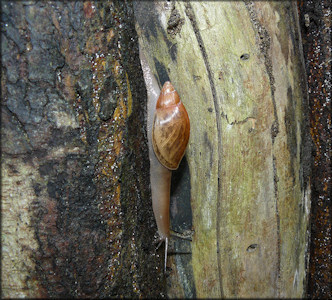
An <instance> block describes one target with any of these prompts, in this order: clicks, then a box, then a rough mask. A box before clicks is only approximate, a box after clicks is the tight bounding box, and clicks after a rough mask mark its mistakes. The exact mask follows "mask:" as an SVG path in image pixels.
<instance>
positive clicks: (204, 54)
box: [134, 1, 310, 298]
mask: <svg viewBox="0 0 332 300" xmlns="http://www.w3.org/2000/svg"><path fill="white" fill-rule="evenodd" d="M295 4H296V3H294V2H291V1H283V2H270V1H262V2H249V1H245V2H237V1H235V2H224V1H220V2H219V1H213V2H210V1H206V2H205V1H200V2H196V1H192V2H169V1H167V2H158V3H153V2H142V1H137V2H136V3H135V5H134V8H135V16H136V19H137V31H138V33H139V38H140V43H141V45H142V49H143V51H144V52H145V56H146V57H147V59H148V61H149V64H150V66H151V69H152V70H153V72H154V74H155V76H156V78H157V80H158V81H159V83H160V86H162V84H163V83H164V82H165V81H166V80H171V81H172V83H173V85H174V86H175V88H176V89H177V91H178V92H179V94H180V97H181V99H182V101H183V103H184V104H185V106H186V108H187V110H188V113H189V117H190V121H191V137H190V141H189V146H188V149H187V152H186V161H187V163H188V168H189V171H188V172H187V175H182V176H183V177H185V178H186V176H187V182H190V184H187V185H186V187H187V188H190V202H191V210H192V220H190V221H187V224H191V223H192V227H193V230H194V232H195V233H194V236H193V241H192V243H190V244H189V245H186V246H187V248H189V251H187V253H186V254H181V253H178V254H177V252H181V250H180V249H177V247H178V246H176V245H175V249H174V252H175V257H174V259H173V261H172V272H171V275H170V277H169V279H168V282H169V285H170V287H169V289H168V295H170V296H177V297H183V296H192V295H196V296H197V297H209V298H211V297H217V298H220V297H247V298H252V297H302V296H304V295H305V289H306V259H307V243H308V239H307V238H308V237H307V229H308V216H309V211H310V185H309V173H310V149H309V143H308V141H309V139H308V134H307V133H308V126H307V125H308V123H307V119H306V117H305V116H306V114H307V113H308V107H307V100H308V99H307V90H306V77H305V70H304V64H303V55H302V51H301V47H302V45H301V39H300V33H299V24H298V18H297V17H298V15H297V8H296V5H295ZM180 177H181V176H180ZM183 181H185V180H183ZM174 201H175V203H176V205H177V203H178V202H179V199H175V200H173V203H174ZM176 207H177V208H178V206H176ZM175 211H176V210H175ZM176 213H177V214H174V213H173V216H172V226H173V224H174V223H177V222H178V220H177V217H178V215H181V213H178V212H176ZM190 215H191V214H188V216H190ZM180 227H181V226H179V228H180ZM180 244H181V243H180ZM188 252H192V253H189V254H188ZM175 282H176V283H177V284H176V285H175V284H174V283H175Z"/></svg>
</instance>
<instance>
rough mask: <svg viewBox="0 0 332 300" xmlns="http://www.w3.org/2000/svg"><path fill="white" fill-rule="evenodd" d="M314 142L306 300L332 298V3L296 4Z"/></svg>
mask: <svg viewBox="0 0 332 300" xmlns="http://www.w3.org/2000/svg"><path fill="white" fill-rule="evenodd" d="M298 7H299V13H300V22H301V30H302V39H303V50H304V56H305V63H306V72H307V75H308V86H309V105H310V110H309V111H310V133H311V138H312V140H313V144H314V147H313V153H312V156H313V162H312V197H311V216H310V219H311V234H310V235H311V245H310V261H309V275H308V290H307V293H308V294H307V295H308V297H310V298H311V297H313V298H330V299H331V298H332V255H331V253H332V244H331V239H332V230H331V225H332V223H331V219H332V218H331V212H332V206H331V178H332V176H331V157H330V155H331V136H330V134H331V131H330V126H331V18H330V17H331V16H330V14H331V3H330V1H303V0H299V1H298Z"/></svg>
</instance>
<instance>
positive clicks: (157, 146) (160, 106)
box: [140, 49, 190, 270]
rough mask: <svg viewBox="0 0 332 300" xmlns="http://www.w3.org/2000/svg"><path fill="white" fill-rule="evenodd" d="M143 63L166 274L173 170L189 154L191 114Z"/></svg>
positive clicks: (154, 197) (152, 176)
mask: <svg viewBox="0 0 332 300" xmlns="http://www.w3.org/2000/svg"><path fill="white" fill-rule="evenodd" d="M140 60H141V65H142V70H143V75H144V80H145V84H146V88H147V95H148V106H147V107H148V114H147V135H148V145H149V159H150V182H151V196H152V208H153V213H154V216H155V219H156V223H157V227H158V234H159V237H160V240H161V241H165V266H164V268H165V270H166V262H167V246H168V239H169V237H170V217H169V205H170V188H171V176H172V170H176V169H177V168H178V166H179V164H180V161H181V159H182V157H183V155H184V153H185V149H186V147H187V144H188V140H189V134H190V122H189V117H188V113H187V111H186V109H185V107H184V105H183V104H182V102H181V100H180V97H179V95H178V93H177V92H176V90H175V89H174V87H173V85H172V84H171V83H170V82H169V81H167V82H165V84H164V86H163V88H162V90H161V92H160V89H159V86H158V83H157V81H156V79H155V77H154V75H153V74H152V72H151V69H150V67H149V65H148V63H147V60H146V58H145V56H144V53H143V51H141V49H140Z"/></svg>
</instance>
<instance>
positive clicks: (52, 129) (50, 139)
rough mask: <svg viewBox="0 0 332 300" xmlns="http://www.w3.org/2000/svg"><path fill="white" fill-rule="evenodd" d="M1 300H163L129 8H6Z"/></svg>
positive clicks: (21, 4) (7, 4)
mask: <svg viewBox="0 0 332 300" xmlns="http://www.w3.org/2000/svg"><path fill="white" fill-rule="evenodd" d="M1 8H2V22H3V24H2V26H1V27H2V32H1V34H2V38H1V41H2V45H1V46H2V76H1V87H2V89H1V90H2V99H3V101H2V106H1V108H2V125H1V126H2V130H1V133H2V166H1V172H2V174H1V175H2V282H1V285H2V286H1V287H2V289H1V290H2V297H9V298H17V297H30V298H36V297H37V298H38V297H52V298H58V297H79V298H81V297H97V298H99V297H111V296H117V297H119V296H123V297H158V296H160V295H162V294H163V293H164V292H163V290H164V279H163V276H162V270H163V267H162V261H161V259H157V256H156V253H155V246H154V244H153V241H154V234H155V232H156V225H155V221H154V217H153V213H152V208H151V199H150V190H149V175H148V170H149V160H148V150H147V142H146V141H147V139H146V124H145V122H146V121H145V107H146V90H145V87H144V80H143V75H142V71H141V68H140V62H139V56H138V43H137V36H136V32H135V28H134V22H133V11H132V9H131V4H130V3H124V2H122V1H114V2H112V1H96V2H90V1H85V2H83V1H77V2H72V1H66V2H63V1H57V2H55V1H50V2H44V1H1Z"/></svg>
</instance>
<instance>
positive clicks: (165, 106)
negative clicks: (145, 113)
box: [152, 81, 190, 170]
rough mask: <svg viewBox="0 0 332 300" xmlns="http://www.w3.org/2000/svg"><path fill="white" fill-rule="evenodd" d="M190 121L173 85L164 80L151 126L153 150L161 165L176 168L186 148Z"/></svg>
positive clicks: (171, 168)
mask: <svg viewBox="0 0 332 300" xmlns="http://www.w3.org/2000/svg"><path fill="white" fill-rule="evenodd" d="M189 135H190V121H189V117H188V113H187V111H186V108H185V107H184V105H183V104H182V102H181V100H180V97H179V94H178V93H177V91H176V90H175V89H174V87H173V85H172V84H171V83H170V82H169V81H166V82H165V84H164V86H163V88H162V90H161V92H160V96H159V98H158V101H157V104H156V111H155V115H154V121H153V128H152V145H153V150H154V152H155V154H156V156H157V158H158V160H159V161H160V163H161V164H162V165H164V166H165V167H166V168H167V169H170V170H176V169H177V168H178V166H179V164H180V161H181V159H182V157H183V155H184V152H185V150H186V147H187V144H188V141H189Z"/></svg>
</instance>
